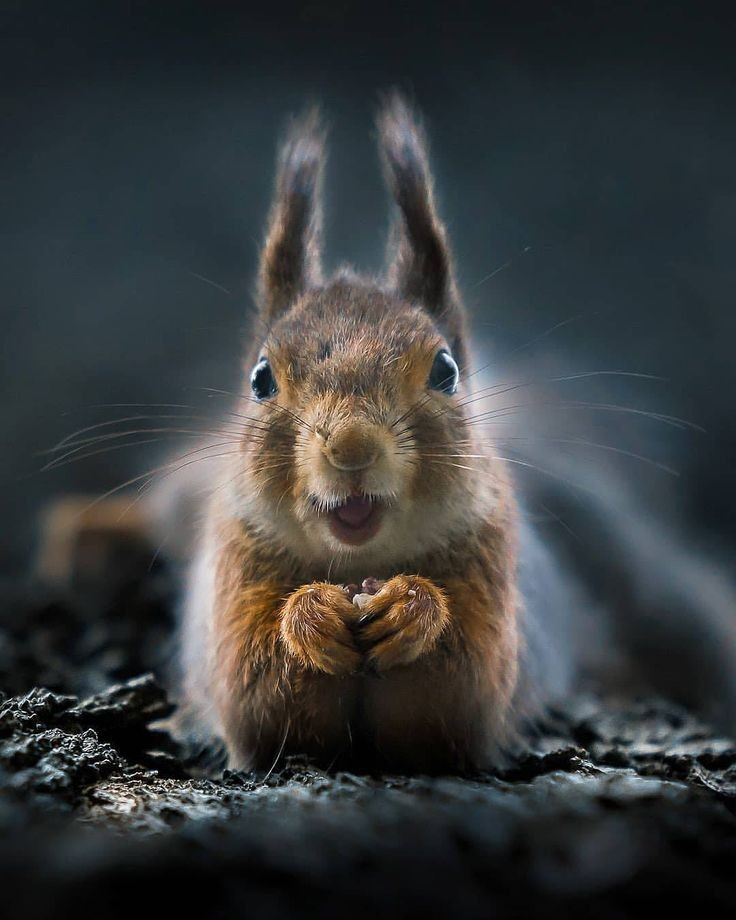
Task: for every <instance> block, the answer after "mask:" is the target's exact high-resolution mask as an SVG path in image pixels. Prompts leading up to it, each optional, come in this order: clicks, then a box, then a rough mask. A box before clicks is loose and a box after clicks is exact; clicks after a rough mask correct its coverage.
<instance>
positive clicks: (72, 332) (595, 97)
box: [0, 0, 736, 571]
mask: <svg viewBox="0 0 736 920" xmlns="http://www.w3.org/2000/svg"><path fill="white" fill-rule="evenodd" d="M734 19H735V17H734V16H733V15H732V14H726V13H724V12H723V11H722V10H721V6H720V5H719V4H715V3H712V4H709V3H699V4H695V3H693V4H681V3H675V2H669V3H664V2H661V3H651V2H649V3H648V2H638V3H625V2H618V3H604V2H598V3H594V2H590V3H587V4H570V3H561V4H539V5H537V4H531V3H524V2H519V3H515V4H502V5H498V6H496V5H494V4H491V3H486V4H482V5H481V4H478V5H470V4H465V3H461V2H458V3H453V4H437V5H433V4H430V3H424V4H396V5H395V6H394V7H393V8H391V9H390V10H389V9H386V10H385V11H384V10H383V9H382V8H381V7H380V6H379V5H376V4H370V5H369V4H352V3H349V2H340V0H334V2H333V0H322V2H307V3H303V4H289V3H274V4H270V5H261V6H257V7H256V6H255V5H252V4H247V3H236V2H219V3H204V2H202V3H187V2H179V3H171V4H169V3H135V2H132V3H126V4H120V3H98V2H96V3H73V2H72V3H66V4H57V3H47V4H43V3H37V2H31V0H24V2H17V3H13V2H2V3H0V29H1V36H2V38H1V48H0V98H1V100H2V133H1V137H2V140H1V141H0V143H1V144H2V153H1V157H2V159H1V163H2V168H1V170H0V189H1V193H0V194H1V198H2V247H1V249H0V253H1V256H0V258H1V259H2V301H1V303H2V326H1V327H0V329H1V338H0V341H1V343H2V344H1V348H2V357H1V360H0V379H1V380H2V400H3V402H2V410H3V424H2V429H1V430H2V438H3V447H2V470H1V473H0V475H2V484H3V488H2V508H3V527H2V532H1V533H0V569H4V570H15V571H17V570H18V569H19V567H22V566H24V565H25V564H26V560H27V558H28V552H29V549H30V547H31V545H32V537H33V525H34V520H35V514H36V512H37V510H38V509H39V507H40V506H41V504H42V503H43V502H44V501H45V500H46V499H48V498H49V497H51V496H53V495H56V494H60V493H63V492H64V491H67V490H69V489H72V488H76V489H83V490H92V491H94V490H99V491H104V490H105V489H108V488H110V487H111V486H114V485H115V484H116V483H118V482H121V481H123V480H124V479H126V478H128V477H130V476H133V475H135V474H136V473H138V472H140V471H141V470H142V469H144V468H145V466H146V463H147V462H148V460H149V459H150V456H151V455H148V454H143V453H142V452H141V451H140V450H139V451H136V450H135V449H131V450H129V451H126V450H119V451H113V452H111V453H109V454H107V455H102V456H100V457H97V458H92V459H90V460H88V461H86V462H84V463H79V464H71V465H69V466H66V467H64V468H62V469H60V470H58V471H55V472H50V473H45V474H41V473H39V472H38V469H39V467H40V466H41V465H42V464H43V459H42V458H41V457H39V456H37V455H36V452H38V451H40V450H43V449H44V448H47V447H49V446H50V445H52V444H53V443H54V442H55V441H56V440H58V439H59V438H60V437H62V436H63V435H65V434H67V433H69V432H70V431H71V430H73V429H75V428H79V427H81V426H83V425H86V424H90V423H93V422H95V421H97V420H99V418H100V414H99V412H98V413H97V415H91V414H90V413H91V412H92V410H89V409H86V408H85V407H89V406H91V405H94V404H99V403H116V402H118V403H135V402H162V403H167V402H188V401H189V400H188V396H187V394H191V392H193V389H192V388H196V387H202V386H210V387H232V386H233V385H234V384H235V382H236V380H237V377H238V370H239V366H238V356H239V348H240V343H241V341H242V338H243V336H244V335H245V334H246V328H247V321H248V311H247V305H248V304H249V302H250V289H251V283H252V279H253V274H254V269H255V265H256V257H257V250H258V244H259V241H260V237H261V232H262V227H263V221H264V218H265V214H266V211H267V207H268V201H269V194H270V182H271V177H272V163H273V153H274V147H275V142H276V138H277V137H278V135H279V133H280V131H281V129H282V127H283V124H284V121H285V119H286V117H287V115H288V114H289V113H290V112H293V111H294V110H297V109H299V108H301V107H302V105H303V104H304V103H305V102H308V101H310V100H315V99H318V100H321V102H322V103H323V105H324V107H325V110H326V112H327V113H328V115H329V118H330V120H331V122H332V125H333V130H332V141H331V151H332V152H331V162H330V168H329V174H328V180H329V181H328V230H327V246H328V250H327V252H328V259H329V262H330V263H332V264H335V263H337V262H339V261H343V260H350V261H355V262H356V263H357V264H359V265H360V266H361V267H364V268H367V269H371V270H375V269H377V268H378V267H379V266H380V264H381V260H382V256H383V233H384V230H385V227H386V224H387V207H386V196H385V193H384V190H383V188H382V185H381V181H380V174H379V169H378V165H377V158H376V154H375V149H374V146H373V142H372V138H371V135H372V130H373V129H372V115H373V110H374V108H375V103H376V99H377V93H378V92H379V91H380V90H382V89H386V88H388V87H391V86H393V85H398V86H399V87H401V88H403V89H404V90H405V91H406V92H407V93H408V94H409V95H410V97H411V98H413V99H414V101H415V102H416V103H417V104H418V105H419V107H420V108H421V109H422V110H423V112H424V113H425V115H426V119H427V123H428V128H429V131H430V135H431V138H432V142H433V160H434V165H435V170H436V173H437V178H438V185H439V190H440V198H441V205H442V211H443V214H444V216H445V217H446V218H447V221H448V223H449V226H450V230H451V233H452V237H453V242H454V245H455V249H456V252H457V256H458V264H459V272H460V277H461V281H462V283H463V286H464V290H465V292H466V295H467V299H468V302H469V304H470V305H471V306H472V307H473V310H474V313H475V317H476V320H477V322H478V328H479V331H480V332H481V333H482V334H483V335H485V336H487V337H489V338H491V339H492V340H493V342H494V345H495V346H496V348H497V350H498V353H499V354H500V355H503V354H506V355H513V354H514V353H515V352H516V351H517V349H519V348H520V347H521V346H524V345H525V344H526V343H528V342H530V341H533V340H535V339H536V338H538V337H539V336H544V333H545V332H546V331H547V330H549V329H550V328H551V327H553V326H555V325H556V324H558V323H559V324H563V325H561V326H560V327H559V328H558V329H556V330H555V331H554V332H553V333H550V334H549V335H547V336H544V338H543V341H540V343H539V346H540V347H541V346H542V345H543V346H544V347H545V348H548V349H553V350H554V351H555V354H556V355H557V357H558V359H559V360H561V361H562V364H563V366H565V367H569V368H570V369H571V370H591V369H596V368H613V367H615V368H619V369H626V370H632V371H641V372H646V373H650V374H657V375H662V376H664V377H666V378H667V382H665V383H659V384H651V385H647V386H646V388H644V385H643V384H642V385H641V386H642V389H641V390H640V391H637V392H631V393H628V394H626V395H627V399H628V401H629V403H630V404H632V405H639V406H644V407H647V408H653V409H657V410H659V411H665V412H672V413H674V414H676V415H681V416H685V417H687V418H690V419H692V420H694V421H696V422H697V423H699V424H700V425H702V426H703V427H704V428H705V429H706V432H705V433H704V434H696V433H692V432H690V433H685V434H684V435H682V434H678V435H677V437H676V438H675V440H674V441H671V440H669V441H668V442H667V444H666V451H665V452H667V451H669V452H675V453H676V454H677V461H678V464H679V467H680V469H681V470H682V476H681V477H680V479H679V480H678V485H677V489H676V490H675V491H674V492H673V491H670V492H668V493H667V494H668V496H670V498H669V499H668V501H669V500H672V501H675V502H676V503H677V505H678V509H677V511H678V514H679V515H681V516H683V517H684V518H685V519H686V520H687V521H688V522H689V523H690V524H691V526H692V528H693V531H694V532H695V533H696V534H698V535H699V539H701V538H702V540H703V541H706V542H709V543H710V542H713V543H716V544H717V545H718V546H719V547H721V548H722V549H724V550H725V551H726V552H728V551H729V549H730V548H732V547H733V545H734V543H736V525H735V524H734V521H735V520H736V515H735V514H734V512H735V511H736V482H735V481H734V470H733V459H734V447H735V443H734V442H735V434H736V429H735V423H734V415H733V412H732V407H731V404H732V400H733V396H734V383H735V382H736V374H735V372H734V364H735V361H734V357H733V338H734V332H735V331H736V319H735V318H734V309H733V293H732V292H733V290H734V287H735V286H736V260H735V259H734V233H733V228H734V226H735V225H736V178H735V174H734V165H735V163H736V118H735V117H734V102H735V101H736V85H735V79H736V64H735V63H734V54H733V38H734V25H735V24H736V23H735V21H734ZM489 276H492V277H489ZM568 320H569V321H570V322H567V321H568ZM525 354H526V357H527V360H533V358H532V356H533V354H534V348H532V349H531V351H530V349H526V351H525ZM123 414H126V413H125V412H124V413H123ZM109 416H110V413H109V411H108V417H109ZM642 437H643V438H645V439H647V443H648V445H649V446H650V447H651V445H652V444H654V448H655V449H656V448H658V446H659V445H658V444H657V443H655V442H656V441H657V438H658V437H659V436H658V435H655V436H653V435H651V434H650V433H646V434H643V435H642ZM151 450H152V451H153V448H151ZM153 456H154V457H155V454H154V455H153ZM672 496H674V499H672V498H671V497H672Z"/></svg>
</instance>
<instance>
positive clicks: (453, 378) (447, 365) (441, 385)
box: [429, 348, 460, 396]
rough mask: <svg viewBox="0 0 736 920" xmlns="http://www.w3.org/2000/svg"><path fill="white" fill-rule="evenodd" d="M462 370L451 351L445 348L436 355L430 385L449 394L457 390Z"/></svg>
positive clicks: (430, 373) (430, 375)
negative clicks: (459, 368)
mask: <svg viewBox="0 0 736 920" xmlns="http://www.w3.org/2000/svg"><path fill="white" fill-rule="evenodd" d="M459 379H460V371H459V370H458V366H457V364H455V359H454V358H453V357H452V355H451V354H450V352H449V351H447V350H446V349H445V348H443V349H442V350H441V351H438V352H437V354H436V355H435V359H434V364H433V365H432V370H431V371H430V372H429V386H430V387H431V388H432V389H433V390H441V391H442V392H443V393H447V395H448V396H452V394H453V393H454V392H455V391H456V390H457V384H458V380H459Z"/></svg>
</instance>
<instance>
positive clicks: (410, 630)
mask: <svg viewBox="0 0 736 920" xmlns="http://www.w3.org/2000/svg"><path fill="white" fill-rule="evenodd" d="M359 623H360V627H359V638H360V643H361V645H362V646H363V647H364V648H365V656H366V661H367V663H368V665H369V666H370V667H371V668H372V669H373V670H375V671H378V672H381V671H386V670H388V669H389V668H393V667H395V666H396V665H400V664H410V663H411V662H412V661H416V659H417V658H419V657H420V656H421V655H425V654H426V653H427V652H430V651H431V650H432V649H433V648H434V646H435V645H436V644H437V640H438V639H439V638H440V636H441V635H442V633H443V632H444V631H445V629H447V627H448V625H449V623H450V612H449V610H448V607H447V598H446V597H445V594H444V592H443V591H442V590H440V588H438V587H437V586H436V585H435V584H433V583H432V582H431V581H429V579H427V578H421V577H419V576H418V575H397V576H396V577H395V578H391V579H389V580H388V581H387V582H386V584H385V585H384V586H383V587H382V588H381V589H380V591H378V593H377V594H375V595H373V597H371V598H370V599H369V600H367V601H365V602H363V604H362V606H361V617H360V621H359Z"/></svg>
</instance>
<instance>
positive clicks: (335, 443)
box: [317, 425, 381, 471]
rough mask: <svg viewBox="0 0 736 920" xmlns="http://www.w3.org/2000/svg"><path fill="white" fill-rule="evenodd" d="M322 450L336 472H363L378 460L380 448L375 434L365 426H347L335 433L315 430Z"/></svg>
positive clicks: (321, 429)
mask: <svg viewBox="0 0 736 920" xmlns="http://www.w3.org/2000/svg"><path fill="white" fill-rule="evenodd" d="M317 433H318V435H319V436H320V438H321V440H322V450H323V452H324V455H325V457H327V459H328V460H329V462H330V464H331V465H332V466H334V467H335V468H336V469H338V470H346V471H347V470H349V471H355V470H365V469H368V467H369V466H373V464H374V463H375V462H376V460H377V459H378V455H379V454H380V452H381V447H380V443H379V441H378V439H377V438H376V436H375V433H374V432H372V431H371V429H370V428H369V427H368V426H366V425H348V426H345V427H343V428H340V429H338V430H337V431H327V430H325V429H324V428H320V429H318V430H317Z"/></svg>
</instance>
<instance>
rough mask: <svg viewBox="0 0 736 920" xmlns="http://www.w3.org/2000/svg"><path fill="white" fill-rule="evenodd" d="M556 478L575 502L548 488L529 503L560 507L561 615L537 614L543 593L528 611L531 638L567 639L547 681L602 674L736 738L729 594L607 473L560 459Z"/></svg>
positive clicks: (733, 620) (714, 573)
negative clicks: (564, 655) (577, 672)
mask: <svg viewBox="0 0 736 920" xmlns="http://www.w3.org/2000/svg"><path fill="white" fill-rule="evenodd" d="M564 476H565V479H566V480H567V481H570V480H573V481H575V482H576V483H578V484H580V485H583V486H584V492H581V494H580V496H579V497H578V498H576V500H575V501H570V498H569V491H568V492H567V493H566V494H563V490H562V489H557V487H556V486H555V484H554V480H550V482H548V483H544V484H541V485H540V486H539V492H540V494H537V495H535V496H534V497H535V498H536V499H540V500H541V503H542V504H544V505H545V507H547V506H550V505H551V506H554V507H556V508H558V509H560V508H561V505H564V511H562V514H561V517H564V522H565V529H564V530H563V529H562V528H559V529H558V534H557V537H556V538H555V540H554V547H553V552H554V555H555V557H556V559H557V562H558V567H557V580H558V586H557V589H556V591H557V601H556V605H557V606H559V604H560V603H562V604H563V605H565V607H566V609H565V610H563V611H559V610H557V609H556V608H555V610H552V611H551V613H550V612H549V611H548V612H547V613H545V610H544V601H545V600H547V599H548V598H549V597H551V596H552V595H550V594H549V593H546V595H545V597H544V598H540V600H541V601H542V603H541V604H539V603H535V601H534V597H533V596H532V598H531V603H530V607H531V608H532V609H531V611H530V616H531V617H532V618H533V617H536V619H537V620H538V621H539V622H532V623H531V624H530V630H531V631H532V632H533V631H535V630H536V631H537V632H538V631H539V628H540V625H541V627H542V631H543V633H545V632H546V633H549V632H550V631H551V630H552V629H560V628H561V627H560V624H564V626H563V628H564V629H565V630H567V632H568V634H569V637H571V638H570V641H569V642H568V644H567V646H566V647H567V648H572V652H573V656H574V660H567V661H562V662H561V664H560V663H558V667H557V671H558V676H557V677H555V680H557V682H558V683H559V679H560V678H559V673H563V674H567V675H569V674H570V672H571V670H572V669H573V668H575V667H577V668H578V669H583V670H591V669H592V670H594V671H595V672H597V674H598V676H600V674H601V671H602V670H603V671H604V672H605V673H604V675H603V676H604V677H605V679H606V680H607V681H609V682H612V683H613V684H614V689H620V690H622V691H624V690H625V691H631V690H632V689H635V690H649V691H654V692H657V693H661V694H663V695H666V696H668V697H669V698H671V699H674V700H676V701H678V702H680V703H682V704H683V705H686V706H688V707H689V708H692V709H694V710H696V711H698V712H700V713H701V714H703V715H704V716H705V717H706V718H708V719H710V720H712V721H713V722H715V723H716V724H718V725H719V726H720V727H721V728H723V729H726V730H729V731H734V730H736V588H735V586H734V585H733V584H732V582H731V581H730V580H729V579H728V577H727V575H726V574H725V572H724V571H723V570H722V569H721V567H720V566H719V565H718V563H717V561H716V560H715V559H711V558H709V557H708V554H707V553H705V552H703V551H702V550H701V549H700V548H699V547H698V546H696V545H693V543H692V541H690V540H688V539H686V538H685V537H684V536H682V535H681V534H679V533H678V532H677V530H676V528H675V526H674V525H672V524H670V523H669V522H667V523H665V522H663V521H661V520H658V519H657V517H656V515H654V514H653V513H652V510H651V509H647V508H646V507H645V506H644V505H643V503H640V502H637V500H636V499H635V498H634V496H633V495H632V494H630V493H629V492H627V487H626V483H625V482H624V481H622V479H621V478H619V477H617V475H616V473H615V472H614V471H613V470H611V469H610V468H607V467H605V466H603V467H601V468H599V469H597V470H596V471H595V472H593V473H592V472H591V469H590V466H589V465H586V464H582V463H581V464H579V465H576V464H575V463H574V461H571V460H566V461H565V470H564ZM546 533H547V531H546V530H545V534H546ZM525 552H527V555H528V553H529V550H528V549H527V550H525ZM561 586H562V587H561ZM552 606H555V601H554V600H553V602H552ZM548 607H549V605H548ZM591 611H592V612H591ZM550 617H551V619H550ZM591 619H595V621H596V625H595V629H591V628H590V621H591ZM545 620H546V624H545ZM545 625H547V626H548V628H547V629H546V630H545V629H544V627H545ZM616 653H618V654H616ZM538 657H539V656H537V659H538ZM546 674H547V676H549V669H547V672H546ZM552 690H553V691H554V686H552Z"/></svg>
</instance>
